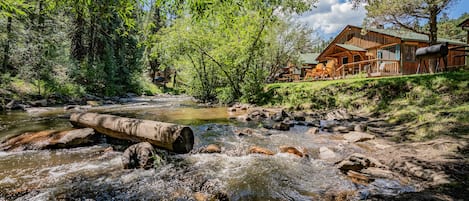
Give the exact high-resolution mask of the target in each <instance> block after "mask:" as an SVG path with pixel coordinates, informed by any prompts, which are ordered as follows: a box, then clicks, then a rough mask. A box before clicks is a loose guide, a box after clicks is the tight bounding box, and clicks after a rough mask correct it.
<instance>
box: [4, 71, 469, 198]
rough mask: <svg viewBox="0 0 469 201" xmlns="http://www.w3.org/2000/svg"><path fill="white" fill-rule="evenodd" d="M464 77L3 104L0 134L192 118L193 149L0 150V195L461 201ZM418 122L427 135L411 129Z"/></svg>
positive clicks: (106, 144)
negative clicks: (204, 100)
mask: <svg viewBox="0 0 469 201" xmlns="http://www.w3.org/2000/svg"><path fill="white" fill-rule="evenodd" d="M463 75H466V74H464V73H462V74H442V75H434V76H429V77H423V78H422V77H409V78H406V77H403V78H394V79H395V80H394V79H388V78H386V79H382V80H375V81H373V80H371V81H369V80H368V81H358V82H350V83H339V84H332V85H325V86H323V87H319V88H314V89H312V88H306V87H304V86H302V87H295V86H293V85H288V87H286V88H282V86H280V87H279V88H278V89H276V90H277V91H275V93H273V96H272V97H273V98H274V99H272V103H270V104H268V105H264V106H262V107H258V106H253V105H245V104H240V105H234V106H233V107H230V108H226V107H220V106H213V105H211V106H209V105H200V104H198V103H196V102H194V101H193V100H192V99H191V98H190V97H176V96H171V97H169V96H168V97H164V96H157V97H134V98H132V99H131V100H130V102H126V103H124V102H122V103H119V104H111V105H101V106H97V105H96V106H86V107H84V106H80V107H78V108H74V107H71V108H70V110H66V108H65V107H64V106H57V107H52V108H50V110H48V111H45V112H35V113H27V112H20V111H17V112H11V113H10V114H4V115H3V116H2V115H0V120H2V126H3V127H4V128H3V129H0V134H1V136H2V137H6V136H13V135H18V134H22V133H24V132H33V131H41V130H46V129H58V130H60V129H67V128H70V125H69V123H68V115H69V114H70V113H71V112H76V111H92V112H100V113H106V114H113V115H118V116H124V117H132V118H139V119H148V120H157V121H164V122H172V123H178V124H186V125H189V126H190V127H191V128H192V130H193V131H194V138H195V139H194V149H193V150H192V151H191V152H190V153H188V154H173V153H169V152H166V151H161V150H160V151H158V153H159V154H160V155H161V156H162V160H161V161H160V163H159V165H156V166H154V168H151V169H149V170H142V169H136V170H127V169H123V168H122V162H121V161H122V158H123V154H124V153H123V150H124V149H125V148H126V146H127V145H125V146H122V145H117V144H114V142H112V141H109V140H107V139H106V140H101V141H97V142H96V143H93V144H92V145H86V146H82V147H76V148H68V149H45V150H25V151H19V152H0V155H1V156H2V157H1V158H0V169H2V170H5V171H2V173H1V174H0V186H1V187H2V189H3V190H2V192H0V194H1V195H2V197H3V198H5V199H7V200H10V199H18V200H31V199H34V200H38V199H59V198H60V199H94V200H100V198H103V199H106V198H109V199H111V198H113V199H122V200H123V199H125V200H138V199H141V198H150V197H151V198H155V199H161V200H178V199H186V200H210V199H219V200H223V199H229V200H267V199H268V200H288V199H290V200H311V199H313V200H360V199H369V200H393V199H394V200H458V199H459V200H461V199H462V200H464V198H465V197H467V196H468V195H467V192H468V191H467V188H468V184H467V181H468V178H467V175H469V174H468V173H469V172H468V170H469V168H468V165H467V164H469V163H468V153H469V152H468V151H467V150H468V149H469V148H468V139H467V133H466V132H464V131H465V129H467V127H466V126H467V122H468V121H466V120H465V118H467V114H468V113H467V110H465V107H466V106H465V105H467V100H468V99H467V97H468V96H467V93H468V92H467V90H464V89H465V88H467V84H468V82H467V77H465V76H463ZM440 76H441V77H442V78H439V77H440ZM442 79H443V80H442ZM434 80H437V81H434ZM438 83H440V85H437V84H438ZM300 84H302V85H304V84H305V83H300ZM403 86H407V87H408V88H405V87H403ZM445 88H446V89H445ZM437 89H439V90H437ZM296 90H301V91H299V92H298V91H296ZM393 90H397V91H393ZM295 91H296V92H295ZM292 92H295V93H292ZM285 93H288V94H289V95H295V94H296V93H300V94H303V95H301V97H303V99H301V101H299V102H298V103H301V104H297V105H293V104H289V103H287V102H286V101H285V102H282V104H277V103H275V102H274V101H276V100H280V99H279V98H283V100H286V98H289V99H290V100H295V99H293V98H295V97H292V96H289V95H286V94H285ZM349 93H350V94H351V95H350V96H346V94H349ZM318 94H322V95H323V96H315V95H318ZM280 96H281V97H280ZM295 96H296V95H295ZM297 97H298V96H297ZM347 97H348V99H347V100H344V98H347ZM447 98H450V99H451V100H452V101H451V102H447V101H445V100H447ZM316 100H327V101H325V102H320V101H316ZM312 101H314V102H312ZM319 103H325V104H322V105H321V104H319ZM358 103H362V104H361V105H357V104H358ZM385 104H390V105H388V106H386V105H385ZM324 105H325V106H324ZM306 106H308V107H306ZM318 106H320V107H321V108H319V107H318ZM356 106H359V107H356ZM40 108H41V107H40ZM373 108H374V109H373ZM36 109H37V108H36ZM413 110H415V111H413ZM36 111H40V110H36ZM403 111H408V113H404V114H403V113H402V112H403ZM401 115H402V116H401ZM420 115H422V116H420ZM429 117H432V118H429ZM443 124H444V125H445V127H444V129H440V130H438V129H435V128H437V127H434V126H435V125H439V126H441V125H443ZM422 128H425V129H428V130H427V131H426V132H425V133H426V135H420V133H419V132H421V133H424V132H423V131H422V130H420V131H419V129H422ZM445 129H447V130H445ZM425 133H424V134H425ZM119 146H120V147H119ZM32 178H34V179H32ZM90 186H91V187H90Z"/></svg>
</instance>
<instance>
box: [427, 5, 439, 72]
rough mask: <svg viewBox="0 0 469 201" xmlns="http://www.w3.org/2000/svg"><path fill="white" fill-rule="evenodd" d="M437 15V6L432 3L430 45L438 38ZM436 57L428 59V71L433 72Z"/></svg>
mask: <svg viewBox="0 0 469 201" xmlns="http://www.w3.org/2000/svg"><path fill="white" fill-rule="evenodd" d="M437 15H438V7H437V6H436V5H433V6H432V7H431V8H430V22H429V24H430V35H429V38H430V45H435V44H436V43H437V42H438V38H437V34H438V33H437V32H438V26H437V19H436V18H437ZM436 63H437V62H436V59H430V60H429V61H428V65H429V68H428V69H429V71H430V73H434V72H435V69H436Z"/></svg>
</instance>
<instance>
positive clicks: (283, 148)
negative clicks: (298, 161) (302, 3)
mask: <svg viewBox="0 0 469 201" xmlns="http://www.w3.org/2000/svg"><path fill="white" fill-rule="evenodd" d="M279 149H280V152H281V153H290V154H294V155H297V156H299V157H305V156H306V154H305V153H303V152H301V151H299V150H298V149H297V148H296V147H291V146H280V147H279Z"/></svg>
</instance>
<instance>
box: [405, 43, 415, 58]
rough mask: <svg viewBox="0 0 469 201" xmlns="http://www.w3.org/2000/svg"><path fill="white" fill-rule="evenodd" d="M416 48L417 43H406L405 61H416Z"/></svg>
mask: <svg viewBox="0 0 469 201" xmlns="http://www.w3.org/2000/svg"><path fill="white" fill-rule="evenodd" d="M416 50H417V46H415V45H405V46H404V61H409V62H414V61H415V51H416Z"/></svg>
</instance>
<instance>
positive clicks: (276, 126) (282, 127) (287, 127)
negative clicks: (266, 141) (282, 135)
mask: <svg viewBox="0 0 469 201" xmlns="http://www.w3.org/2000/svg"><path fill="white" fill-rule="evenodd" d="M272 128H273V129H275V130H281V131H288V130H290V124H286V123H284V122H277V123H275V124H274V125H272Z"/></svg>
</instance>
